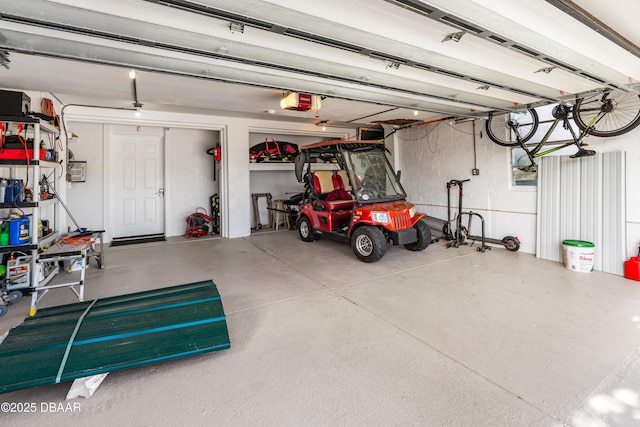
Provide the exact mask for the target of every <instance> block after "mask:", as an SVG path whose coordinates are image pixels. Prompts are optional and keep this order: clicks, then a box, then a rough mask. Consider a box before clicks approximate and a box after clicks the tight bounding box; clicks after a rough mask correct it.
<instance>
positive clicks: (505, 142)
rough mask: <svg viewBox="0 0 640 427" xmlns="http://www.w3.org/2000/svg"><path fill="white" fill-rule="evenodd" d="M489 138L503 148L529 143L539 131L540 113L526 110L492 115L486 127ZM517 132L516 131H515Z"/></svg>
mask: <svg viewBox="0 0 640 427" xmlns="http://www.w3.org/2000/svg"><path fill="white" fill-rule="evenodd" d="M486 130H487V136H488V137H489V139H490V140H492V141H493V142H495V143H496V144H498V145H502V146H503V147H517V146H518V145H520V144H519V143H518V140H517V138H516V132H515V131H517V132H518V136H519V137H520V142H523V143H524V142H527V141H528V140H530V139H531V138H532V137H533V135H534V134H535V133H536V130H538V113H536V111H535V110H525V111H518V112H510V113H500V114H492V115H490V116H489V119H488V120H487V125H486ZM514 130H515V131H514Z"/></svg>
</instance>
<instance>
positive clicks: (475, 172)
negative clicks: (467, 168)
mask: <svg viewBox="0 0 640 427" xmlns="http://www.w3.org/2000/svg"><path fill="white" fill-rule="evenodd" d="M471 175H480V169H477V168H474V169H471Z"/></svg>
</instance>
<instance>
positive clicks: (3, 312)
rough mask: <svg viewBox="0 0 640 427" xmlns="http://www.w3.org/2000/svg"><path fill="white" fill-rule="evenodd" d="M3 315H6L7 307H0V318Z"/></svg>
mask: <svg viewBox="0 0 640 427" xmlns="http://www.w3.org/2000/svg"><path fill="white" fill-rule="evenodd" d="M5 314H7V306H6V305H0V317H2V316H4V315H5Z"/></svg>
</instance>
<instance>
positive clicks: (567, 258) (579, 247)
mask: <svg viewBox="0 0 640 427" xmlns="http://www.w3.org/2000/svg"><path fill="white" fill-rule="evenodd" d="M562 249H563V252H564V266H565V267H566V268H567V269H568V270H571V271H577V272H579V273H591V272H592V271H593V259H594V256H595V245H594V244H593V243H591V242H586V241H584V240H563V241H562Z"/></svg>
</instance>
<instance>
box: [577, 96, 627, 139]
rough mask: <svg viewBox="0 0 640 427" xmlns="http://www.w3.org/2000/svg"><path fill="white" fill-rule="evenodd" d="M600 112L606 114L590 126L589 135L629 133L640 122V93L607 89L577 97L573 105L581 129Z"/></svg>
mask: <svg viewBox="0 0 640 427" xmlns="http://www.w3.org/2000/svg"><path fill="white" fill-rule="evenodd" d="M600 113H604V115H603V116H602V118H601V119H599V120H598V121H597V122H596V123H595V124H594V125H593V126H592V127H591V128H589V130H588V131H587V133H588V134H589V135H594V136H601V137H609V136H618V135H622V134H624V133H627V132H629V131H630V130H632V129H634V128H636V127H637V126H638V125H639V124H640V95H638V94H637V93H633V92H623V91H621V90H607V91H605V92H602V93H597V94H594V95H589V96H586V97H584V98H581V99H577V100H576V105H575V106H574V107H573V120H574V121H575V122H576V124H577V125H578V127H579V128H580V130H585V129H587V126H588V125H589V123H591V120H593V119H594V118H595V117H596V115H598V114H600Z"/></svg>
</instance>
